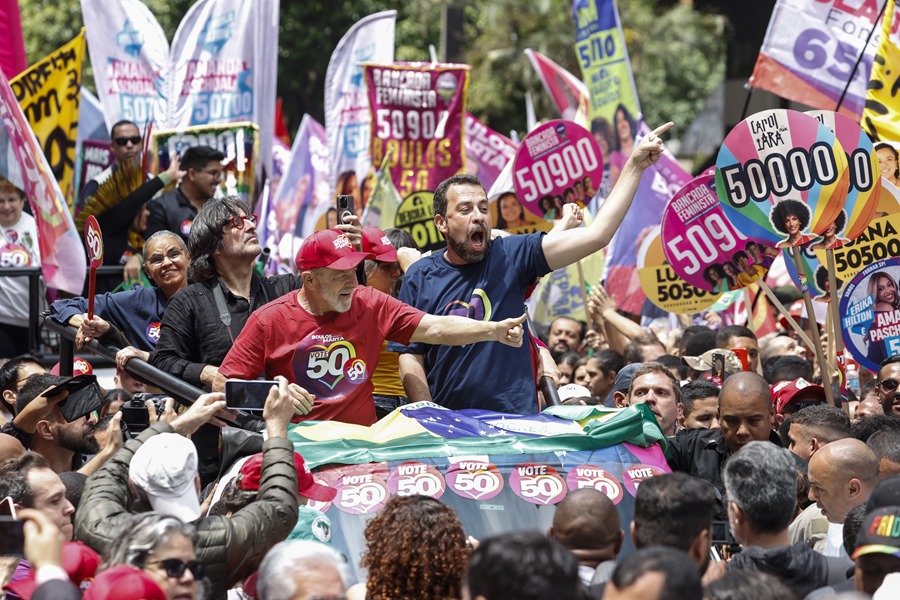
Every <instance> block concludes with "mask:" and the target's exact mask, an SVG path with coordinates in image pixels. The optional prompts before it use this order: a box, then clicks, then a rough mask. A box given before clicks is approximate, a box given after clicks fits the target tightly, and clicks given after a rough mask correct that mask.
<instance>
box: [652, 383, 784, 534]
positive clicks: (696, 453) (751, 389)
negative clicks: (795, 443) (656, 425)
mask: <svg viewBox="0 0 900 600" xmlns="http://www.w3.org/2000/svg"><path fill="white" fill-rule="evenodd" d="M774 424H775V407H774V405H773V404H772V396H771V395H770V393H769V384H768V383H766V380H765V379H763V377H762V376H761V375H758V374H756V373H752V372H750V371H744V372H741V373H735V374H734V375H732V376H731V377H729V378H728V379H726V380H725V383H724V385H723V386H722V390H721V391H720V392H719V427H720V429H686V430H683V431H679V432H678V433H677V434H676V435H675V437H674V438H671V439H670V440H669V444H670V453H669V467H671V468H672V470H673V471H682V472H684V473H688V474H690V475H694V476H695V477H699V478H701V479H705V480H706V481H708V482H709V483H711V484H712V486H713V488H714V489H715V492H716V510H715V515H714V519H715V520H716V521H724V520H727V514H726V512H725V506H726V505H725V484H724V482H723V481H722V467H723V466H724V465H725V461H726V460H728V457H729V456H731V455H732V454H735V453H737V452H738V451H739V450H740V449H741V448H742V447H743V446H745V445H747V444H748V443H750V442H752V441H760V442H763V441H766V440H768V441H770V442H772V443H773V444H776V445H778V446H781V439H780V438H779V437H778V434H777V433H776V432H775V431H773V430H772V428H773V426H774Z"/></svg>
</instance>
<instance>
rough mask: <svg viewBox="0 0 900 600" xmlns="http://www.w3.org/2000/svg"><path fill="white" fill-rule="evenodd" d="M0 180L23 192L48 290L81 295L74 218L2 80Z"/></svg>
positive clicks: (82, 265)
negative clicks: (0, 176) (34, 230)
mask: <svg viewBox="0 0 900 600" xmlns="http://www.w3.org/2000/svg"><path fill="white" fill-rule="evenodd" d="M0 175H2V176H3V177H6V178H7V179H9V180H10V181H11V182H12V184H13V185H15V186H17V187H18V188H19V189H22V190H24V191H25V195H26V197H27V198H28V201H29V203H30V206H31V212H32V214H33V215H34V220H35V222H36V224H37V230H38V242H39V244H38V246H39V248H40V255H41V270H42V271H43V274H44V279H45V281H46V282H47V287H49V288H55V289H58V290H64V291H66V292H69V293H70V294H76V295H78V294H81V292H82V290H83V289H84V279H85V269H86V268H87V258H86V257H85V253H84V246H83V245H82V243H81V238H80V237H79V235H78V232H77V231H76V230H75V223H74V222H73V221H72V213H71V212H69V207H68V205H67V204H66V199H65V196H63V193H62V191H61V190H60V188H59V184H58V183H57V181H56V178H55V177H54V176H53V171H52V170H51V168H50V164H49V163H48V162H47V159H46V158H45V157H44V153H43V151H42V148H41V146H40V144H39V143H38V141H37V138H35V137H34V133H33V132H32V131H31V127H30V125H29V123H28V120H27V119H26V118H25V115H24V114H23V113H22V109H21V108H20V107H19V104H18V102H17V101H16V96H15V94H14V93H13V91H12V88H11V87H10V86H9V82H8V81H7V80H6V76H5V75H2V74H0Z"/></svg>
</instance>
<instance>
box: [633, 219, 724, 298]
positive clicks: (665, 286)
mask: <svg viewBox="0 0 900 600" xmlns="http://www.w3.org/2000/svg"><path fill="white" fill-rule="evenodd" d="M637 266H638V278H639V279H640V281H641V287H642V288H643V289H644V293H645V294H647V298H649V299H650V301H651V302H653V304H655V305H656V306H658V307H660V308H661V309H663V310H667V311H669V312H674V313H679V314H689V313H696V312H700V311H703V310H706V309H707V308H709V307H710V306H712V305H713V304H715V303H716V300H718V299H719V297H720V296H721V295H722V294H720V293H714V292H709V291H707V290H704V289H701V288H698V287H696V286H693V285H691V284H690V283H688V282H687V281H685V280H684V279H682V278H681V277H679V276H678V274H677V273H676V272H675V270H674V269H673V268H672V266H671V265H670V264H669V263H668V261H667V260H666V257H665V254H664V253H663V248H662V236H661V235H660V228H659V227H655V228H654V229H653V231H652V232H651V233H650V235H648V236H647V237H646V238H645V239H644V243H643V244H642V245H641V249H640V252H639V253H638V263H637Z"/></svg>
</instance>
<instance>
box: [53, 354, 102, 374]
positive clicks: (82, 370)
mask: <svg viewBox="0 0 900 600" xmlns="http://www.w3.org/2000/svg"><path fill="white" fill-rule="evenodd" d="M93 373H94V367H92V366H91V363H89V362H88V361H86V360H84V359H83V358H76V359H75V361H74V362H73V363H72V375H73V376H76V375H93ZM50 374H51V375H59V363H56V364H55V365H53V368H52V369H50Z"/></svg>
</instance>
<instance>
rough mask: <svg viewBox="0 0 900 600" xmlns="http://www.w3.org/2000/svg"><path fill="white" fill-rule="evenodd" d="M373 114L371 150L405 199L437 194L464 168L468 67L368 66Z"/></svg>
mask: <svg viewBox="0 0 900 600" xmlns="http://www.w3.org/2000/svg"><path fill="white" fill-rule="evenodd" d="M363 74H364V77H365V81H366V88H367V90H368V94H369V110H370V112H371V117H372V140H371V148H370V154H371V156H372V162H373V163H374V164H378V165H380V164H382V161H384V160H385V159H387V163H386V164H385V165H383V166H382V168H385V167H386V168H387V169H389V170H390V173H391V179H392V180H393V182H394V185H395V186H396V187H397V191H398V192H400V196H401V197H403V198H406V197H407V196H409V195H410V194H412V193H413V192H420V191H430V192H433V191H434V190H435V189H436V188H437V186H438V184H439V183H440V182H442V181H443V180H444V179H446V178H448V177H450V176H451V175H456V174H457V173H459V172H460V171H462V170H463V169H464V168H465V152H464V151H463V137H464V136H465V129H464V127H463V120H464V118H465V115H466V90H467V89H468V86H469V66H468V65H450V64H434V63H406V64H399V63H398V64H393V65H382V64H368V63H367V64H365V65H363Z"/></svg>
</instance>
